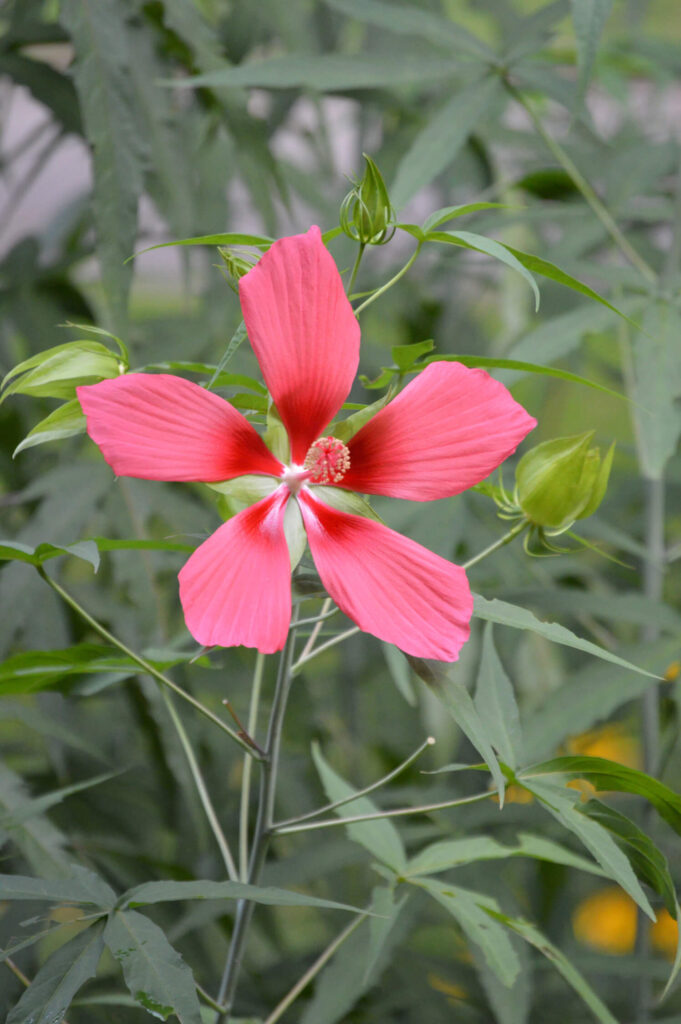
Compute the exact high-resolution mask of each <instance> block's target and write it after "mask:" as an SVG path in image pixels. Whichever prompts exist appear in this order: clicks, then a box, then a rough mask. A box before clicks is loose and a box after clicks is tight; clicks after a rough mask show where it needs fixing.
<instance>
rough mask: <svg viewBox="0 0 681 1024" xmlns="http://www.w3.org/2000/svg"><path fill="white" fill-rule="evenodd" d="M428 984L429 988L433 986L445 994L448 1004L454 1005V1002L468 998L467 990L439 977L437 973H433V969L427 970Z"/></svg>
mask: <svg viewBox="0 0 681 1024" xmlns="http://www.w3.org/2000/svg"><path fill="white" fill-rule="evenodd" d="M428 984H429V985H430V987H431V988H434V989H435V991H436V992H442V993H443V994H444V995H446V996H447V1002H448V1003H449V1005H450V1006H454V1005H455V1003H458V1002H461V1001H462V1000H466V999H467V998H468V992H467V991H466V989H465V988H462V986H461V985H457V984H455V983H454V982H452V981H447V979H446V978H443V977H441V976H440V975H439V974H435V973H434V971H429V972H428Z"/></svg>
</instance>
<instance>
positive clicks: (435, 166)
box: [389, 75, 503, 209]
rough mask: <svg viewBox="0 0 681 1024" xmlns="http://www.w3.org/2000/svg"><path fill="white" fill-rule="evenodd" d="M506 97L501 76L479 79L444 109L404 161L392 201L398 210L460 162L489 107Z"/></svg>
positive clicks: (449, 101) (424, 130)
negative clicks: (461, 152) (470, 136)
mask: <svg viewBox="0 0 681 1024" xmlns="http://www.w3.org/2000/svg"><path fill="white" fill-rule="evenodd" d="M502 93H503V88H502V85H501V80H500V78H499V77H498V75H487V76H485V77H484V78H481V79H476V80H475V81H474V82H471V83H470V84H469V85H467V86H466V88H465V89H463V90H462V91H460V92H456V93H455V94H454V95H453V97H452V98H451V99H450V100H448V101H447V103H445V105H444V106H443V107H441V108H440V109H439V110H438V111H437V113H436V114H435V115H434V116H433V117H431V118H430V120H429V121H428V122H427V124H426V125H425V127H424V128H423V129H422V130H421V131H420V132H419V134H418V135H417V136H416V138H415V139H414V141H413V142H412V144H411V146H410V147H409V149H408V150H407V152H406V153H405V155H404V156H403V157H402V159H401V160H400V163H399V164H398V166H397V172H396V174H395V179H394V181H393V184H392V186H391V188H390V189H389V193H390V199H391V201H392V203H393V205H394V206H395V208H396V209H400V208H401V207H403V206H404V205H405V204H406V203H407V202H408V201H409V200H410V199H411V198H412V196H413V195H414V194H415V193H416V192H418V191H420V190H421V189H422V188H425V187H426V185H429V184H430V183H431V181H433V179H434V178H436V177H437V176H438V174H440V173H441V172H442V171H444V170H445V169H446V168H447V167H448V166H449V165H450V164H451V163H452V162H453V161H454V159H455V158H456V156H457V154H458V153H459V151H460V149H461V147H462V146H463V145H464V143H465V142H466V141H467V139H468V137H469V135H470V134H471V132H473V131H474V130H475V129H476V127H477V125H478V123H479V121H480V120H481V118H483V117H484V115H485V112H486V111H487V110H488V109H489V107H490V106H491V105H492V104H493V103H495V102H496V100H497V99H498V97H500V96H501V95H502Z"/></svg>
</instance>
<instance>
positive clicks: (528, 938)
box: [495, 915, 618, 1024]
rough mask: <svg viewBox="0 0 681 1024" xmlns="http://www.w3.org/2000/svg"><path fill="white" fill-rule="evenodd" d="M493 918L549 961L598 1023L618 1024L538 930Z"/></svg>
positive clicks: (518, 920)
mask: <svg viewBox="0 0 681 1024" xmlns="http://www.w3.org/2000/svg"><path fill="white" fill-rule="evenodd" d="M495 916H496V919H497V920H498V921H502V922H503V923H504V924H505V925H506V927H507V928H510V929H511V931H513V932H515V933H516V935H519V936H520V937H521V938H522V939H524V940H525V942H529V944H530V945H531V946H534V947H535V948H536V949H538V950H539V952H540V953H541V954H542V955H543V956H545V957H546V959H547V960H550V961H551V963H552V964H553V966H554V967H555V968H556V970H557V971H559V972H560V974H562V975H563V977H564V978H565V980H566V981H567V983H568V984H569V985H571V986H572V988H573V989H574V990H575V992H577V994H578V995H579V996H580V998H581V999H582V1000H583V1001H584V1003H585V1004H586V1005H587V1006H588V1007H589V1009H590V1010H591V1012H592V1013H593V1015H594V1016H595V1018H596V1020H598V1021H600V1024H618V1021H617V1020H616V1019H615V1018H614V1017H613V1015H612V1014H611V1013H610V1011H609V1010H608V1008H607V1006H606V1005H605V1004H604V1003H603V1002H601V1000H600V999H599V997H598V996H597V995H596V993H595V992H594V990H593V989H592V988H591V986H590V985H589V983H588V982H587V980H586V979H585V978H584V977H583V976H582V975H581V974H580V973H579V971H578V970H577V968H576V967H574V966H573V964H571V963H570V961H569V960H568V958H567V957H566V956H565V954H564V953H563V952H561V950H560V949H558V947H557V946H554V944H553V943H552V942H550V941H549V939H547V937H546V936H545V935H543V934H542V932H540V931H539V929H538V928H536V927H535V926H534V925H533V924H531V923H530V922H529V921H525V920H523V919H522V918H518V917H515V918H511V917H506V916H505V915H495Z"/></svg>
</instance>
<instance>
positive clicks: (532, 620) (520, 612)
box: [473, 594, 660, 679]
mask: <svg viewBox="0 0 681 1024" xmlns="http://www.w3.org/2000/svg"><path fill="white" fill-rule="evenodd" d="M473 614H474V615H477V617H478V618H479V619H485V620H486V621H487V622H497V623H498V624H499V625H500V626H511V627H512V628H513V629H529V630H531V631H532V632H533V633H538V634H539V636H543V637H544V638H545V639H546V640H551V641H552V642H553V643H556V644H563V645H564V646H565V647H574V648H575V650H578V651H584V652H585V653H586V654H592V655H593V656H594V657H596V658H601V659H602V660H603V661H610V662H612V664H613V665H619V666H620V668H626V669H628V670H629V671H630V672H638V673H640V674H641V675H643V676H648V677H649V678H650V679H659V678H660V677H659V676H656V675H655V674H654V673H653V672H648V671H647V670H646V669H644V668H639V666H637V665H632V664H631V662H629V661H625V659H624V658H619V657H618V656H617V655H616V654H613V653H612V652H611V651H607V650H605V648H603V647H599V646H598V645H597V644H592V643H591V641H590V640H583V639H582V637H579V636H577V635H576V634H575V633H572V632H571V631H570V630H569V629H566V628H565V626H560V625H559V624H558V623H557V622H542V621H541V620H540V619H538V618H536V617H535V616H534V615H533V614H532V612H530V611H528V610H527V608H520V607H519V606H518V605H514V604H509V603H508V602H507V601H499V600H494V601H488V600H487V599H486V598H484V597H481V596H480V595H479V594H475V605H474V610H473Z"/></svg>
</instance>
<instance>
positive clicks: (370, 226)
mask: <svg viewBox="0 0 681 1024" xmlns="http://www.w3.org/2000/svg"><path fill="white" fill-rule="evenodd" d="M362 156H363V157H364V160H365V162H366V168H365V170H364V177H363V178H362V180H361V181H355V183H354V186H353V188H352V189H351V191H350V192H348V194H347V195H346V197H345V199H344V200H343V202H342V204H341V208H340V225H341V228H342V229H343V231H344V232H345V234H346V235H348V236H349V237H350V238H352V239H354V241H355V242H359V243H360V244H361V245H383V244H384V243H385V242H389V241H390V239H391V238H392V236H393V235H394V234H395V221H396V217H395V211H394V209H393V208H392V205H391V203H390V198H389V196H388V190H387V188H386V187H385V182H384V181H383V177H382V175H381V172H380V171H379V169H378V167H377V166H376V164H375V163H374V161H373V160H372V159H371V157H370V156H367V155H366V153H363V154H362Z"/></svg>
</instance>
